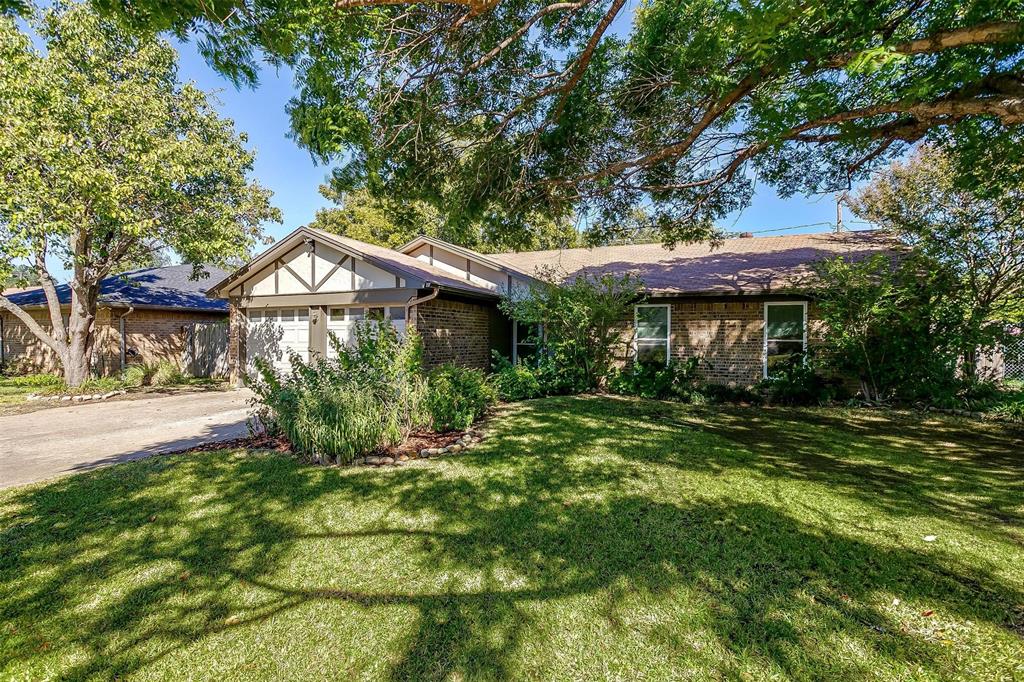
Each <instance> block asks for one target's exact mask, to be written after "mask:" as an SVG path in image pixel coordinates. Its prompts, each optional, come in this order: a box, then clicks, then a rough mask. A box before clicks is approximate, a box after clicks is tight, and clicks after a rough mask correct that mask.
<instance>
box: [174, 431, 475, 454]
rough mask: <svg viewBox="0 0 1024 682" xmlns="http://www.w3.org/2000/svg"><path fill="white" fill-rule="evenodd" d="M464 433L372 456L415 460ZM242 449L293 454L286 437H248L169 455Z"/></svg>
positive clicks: (429, 434)
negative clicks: (403, 457) (427, 449)
mask: <svg viewBox="0 0 1024 682" xmlns="http://www.w3.org/2000/svg"><path fill="white" fill-rule="evenodd" d="M464 433H465V431H446V432H444V433H434V432H433V431H416V432H414V433H412V434H411V435H410V436H409V438H408V439H407V440H406V441H405V442H404V443H402V444H401V445H393V446H390V447H386V448H380V449H378V450H376V451H374V452H373V453H371V454H372V455H376V456H378V457H394V458H395V459H398V457H399V456H400V455H406V456H408V457H409V458H414V457H417V456H418V455H419V452H420V450H423V449H426V448H443V447H445V446H448V445H451V444H452V443H454V442H455V441H457V440H458V439H459V438H461V437H462V435H463V434H464ZM241 448H244V449H247V450H273V451H275V452H291V451H292V444H291V443H289V442H288V439H287V438H285V437H284V436H276V437H269V436H247V437H245V438H235V439H234V440H222V441H216V442H211V443H201V444H199V445H194V446H192V447H190V448H185V449H184V450H176V451H175V452H173V453H168V454H176V455H177V454H184V453H190V452H210V451H212V450H233V449H241Z"/></svg>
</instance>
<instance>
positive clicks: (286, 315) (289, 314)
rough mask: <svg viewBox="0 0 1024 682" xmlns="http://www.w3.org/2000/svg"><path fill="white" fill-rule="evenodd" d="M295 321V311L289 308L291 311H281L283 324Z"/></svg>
mask: <svg viewBox="0 0 1024 682" xmlns="http://www.w3.org/2000/svg"><path fill="white" fill-rule="evenodd" d="M294 319H295V311H294V310H291V309H290V308H289V309H286V310H282V311H281V321H282V322H291V321H292V320H294Z"/></svg>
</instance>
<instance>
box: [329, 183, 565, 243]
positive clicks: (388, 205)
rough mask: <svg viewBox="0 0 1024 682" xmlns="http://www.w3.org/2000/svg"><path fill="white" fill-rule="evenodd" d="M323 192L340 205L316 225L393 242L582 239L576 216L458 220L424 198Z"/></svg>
mask: <svg viewBox="0 0 1024 682" xmlns="http://www.w3.org/2000/svg"><path fill="white" fill-rule="evenodd" d="M320 193H321V194H322V195H323V196H324V197H325V198H327V199H330V200H331V201H332V202H334V203H335V204H336V206H331V207H328V208H322V209H319V210H318V211H317V212H316V215H315V216H314V218H313V222H311V223H310V227H315V228H318V229H321V230H326V231H327V232H333V233H334V234H340V235H345V236H347V237H352V238H353V239H358V240H360V241H364V242H369V243H371V244H379V245H380V246H386V247H388V248H394V247H396V246H399V245H401V244H404V243H406V242H408V241H411V240H412V239H413V238H415V237H417V236H418V235H428V236H431V237H437V238H439V239H443V240H445V241H447V242H451V243H453V244H458V245H460V246H466V247H469V248H471V249H475V250H478V251H481V252H483V253H493V252H497V251H533V250H542V249H560V248H571V247H573V246H576V245H577V244H578V243H579V242H580V235H579V233H577V231H576V228H575V226H574V225H573V224H572V222H571V221H569V220H565V219H562V220H553V219H551V218H548V217H547V216H544V215H541V214H536V213H534V214H528V215H527V216H526V218H525V219H515V220H509V219H508V218H507V216H505V215H503V214H500V213H495V212H491V213H488V214H487V215H485V216H483V217H482V218H481V219H479V220H476V221H472V222H466V221H463V222H457V221H455V220H453V219H451V218H450V217H449V216H447V215H445V214H443V213H442V212H441V211H439V210H437V209H436V208H434V206H433V205H432V204H429V203H427V202H426V201H422V200H400V199H394V198H391V197H388V196H374V195H373V194H372V193H371V192H370V191H368V190H367V189H355V190H350V191H347V192H339V191H338V190H336V189H335V188H334V187H333V186H332V185H330V184H327V185H322V186H321V187H320ZM511 223H515V224H511Z"/></svg>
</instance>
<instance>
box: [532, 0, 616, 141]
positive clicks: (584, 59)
mask: <svg viewBox="0 0 1024 682" xmlns="http://www.w3.org/2000/svg"><path fill="white" fill-rule="evenodd" d="M624 4H626V0H614V2H612V6H611V7H609V8H608V11H607V12H606V13H605V15H604V16H603V17H602V18H601V21H600V22H598V24H597V28H595V29H594V32H593V34H591V36H590V40H588V41H587V46H586V47H585V48H583V52H581V53H580V58H579V61H578V62H576V68H575V69H573V72H572V75H571V76H570V77H569V80H567V81H566V82H565V85H563V86H562V88H561V89H562V94H561V96H560V97H559V98H558V103H557V104H555V111H554V113H553V114H552V116H551V120H552V121H557V120H558V119H559V118H561V116H562V111H563V110H564V109H565V103H566V102H567V101H568V99H569V95H570V94H572V91H573V90H574V89H575V88H576V85H577V84H578V83H579V82H580V80H581V79H582V78H583V73H584V72H585V71H586V70H587V67H588V66H589V65H590V60H591V59H593V58H594V51H595V50H596V49H597V45H598V43H600V42H601V38H602V37H603V36H604V32H605V31H607V30H608V27H609V26H610V25H611V23H612V21H614V20H615V17H616V15H617V14H618V13H619V11H620V10H621V9H622V6H623V5H624Z"/></svg>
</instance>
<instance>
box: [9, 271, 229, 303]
mask: <svg viewBox="0 0 1024 682" xmlns="http://www.w3.org/2000/svg"><path fill="white" fill-rule="evenodd" d="M200 273H201V274H200V278H199V279H193V278H192V276H193V267H192V266H191V265H169V266H167V267H163V268H143V269H141V270H132V271H130V272H124V273H121V274H120V275H113V276H111V277H107V278H106V279H104V280H102V281H101V282H100V299H99V302H100V304H101V305H108V306H115V307H120V308H127V307H129V306H132V307H136V308H164V309H175V310H203V311H210V312H227V310H228V302H227V301H225V300H223V299H216V298H207V296H206V290H207V289H208V288H209V287H210V285H212V284H216V283H217V282H220V281H221V280H223V279H224V278H225V277H227V276H228V275H229V274H230V273H229V272H228V271H227V270H222V269H221V268H217V267H213V266H211V265H204V266H202V270H201V271H200ZM204 274H205V276H203V275H204ZM57 297H58V298H59V299H60V302H61V303H62V304H67V303H70V302H71V288H70V287H69V286H68V285H67V284H61V285H60V286H58V287H57ZM7 298H8V299H10V301H11V302H12V303H15V304H17V305H19V306H22V307H26V306H41V305H46V294H44V293H43V290H42V289H41V288H36V289H30V290H28V291H22V292H19V293H16V294H8V296H7Z"/></svg>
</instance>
